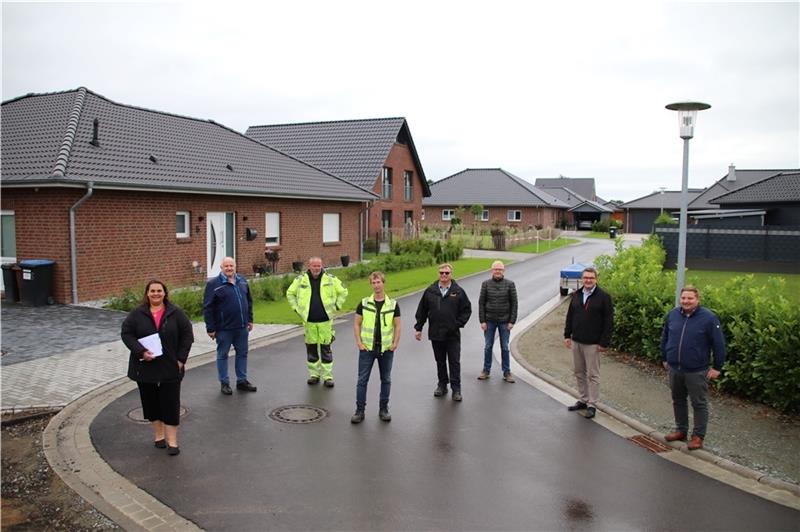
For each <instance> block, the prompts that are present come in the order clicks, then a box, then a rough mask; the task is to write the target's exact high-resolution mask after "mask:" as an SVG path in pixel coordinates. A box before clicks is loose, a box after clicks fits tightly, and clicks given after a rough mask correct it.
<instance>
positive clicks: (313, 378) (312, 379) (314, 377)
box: [306, 375, 319, 386]
mask: <svg viewBox="0 0 800 532" xmlns="http://www.w3.org/2000/svg"><path fill="white" fill-rule="evenodd" d="M306 382H307V383H308V384H310V385H312V386H313V385H314V384H318V383H319V377H318V376H317V375H312V376H311V377H309V378H308V380H307V381H306Z"/></svg>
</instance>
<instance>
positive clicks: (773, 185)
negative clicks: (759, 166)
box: [711, 171, 800, 205]
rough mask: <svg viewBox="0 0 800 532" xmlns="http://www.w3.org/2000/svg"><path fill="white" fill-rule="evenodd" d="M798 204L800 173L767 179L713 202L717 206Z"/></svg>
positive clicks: (799, 197) (738, 189)
mask: <svg viewBox="0 0 800 532" xmlns="http://www.w3.org/2000/svg"><path fill="white" fill-rule="evenodd" d="M737 173H738V172H737ZM797 202H800V171H796V172H783V173H780V174H776V175H773V176H770V177H766V178H764V179H761V180H759V181H756V182H754V183H750V184H749V185H746V186H743V187H740V188H737V189H736V190H732V191H730V192H725V193H724V194H722V195H720V196H717V197H716V198H713V199H712V200H711V203H715V204H717V205H720V204H724V205H734V204H740V203H748V204H752V203H797Z"/></svg>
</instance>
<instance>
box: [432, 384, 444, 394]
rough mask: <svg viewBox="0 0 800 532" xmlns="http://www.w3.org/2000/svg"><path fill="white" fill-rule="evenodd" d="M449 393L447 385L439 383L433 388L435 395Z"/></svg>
mask: <svg viewBox="0 0 800 532" xmlns="http://www.w3.org/2000/svg"><path fill="white" fill-rule="evenodd" d="M446 393H447V385H442V384H439V385H437V386H436V389H435V390H433V396H434V397H442V396H444V395H445V394H446Z"/></svg>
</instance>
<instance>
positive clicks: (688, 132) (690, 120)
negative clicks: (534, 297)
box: [666, 102, 711, 139]
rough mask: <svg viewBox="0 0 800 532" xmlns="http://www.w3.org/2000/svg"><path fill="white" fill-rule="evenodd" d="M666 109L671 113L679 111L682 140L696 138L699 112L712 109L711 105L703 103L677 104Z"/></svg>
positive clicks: (672, 104)
mask: <svg viewBox="0 0 800 532" xmlns="http://www.w3.org/2000/svg"><path fill="white" fill-rule="evenodd" d="M666 107H667V109H669V110H670V111H678V120H679V122H680V127H681V138H682V139H690V138H692V137H694V125H695V123H696V122H697V111H705V110H706V109H709V108H711V106H710V105H708V104H707V103H702V102H676V103H671V104H669V105H667V106H666Z"/></svg>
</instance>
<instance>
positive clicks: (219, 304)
mask: <svg viewBox="0 0 800 532" xmlns="http://www.w3.org/2000/svg"><path fill="white" fill-rule="evenodd" d="M203 319H204V320H205V322H206V331H207V332H215V331H227V330H231V329H241V328H242V327H247V324H248V323H253V298H252V297H251V296H250V287H249V286H248V285H247V280H246V279H245V278H244V277H242V276H241V275H239V274H238V273H237V274H236V277H235V278H234V282H233V283H229V282H228V278H227V277H225V274H224V273H221V272H220V274H219V275H218V276H217V277H214V278H213V279H209V280H208V283H206V292H205V296H204V297H203Z"/></svg>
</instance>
